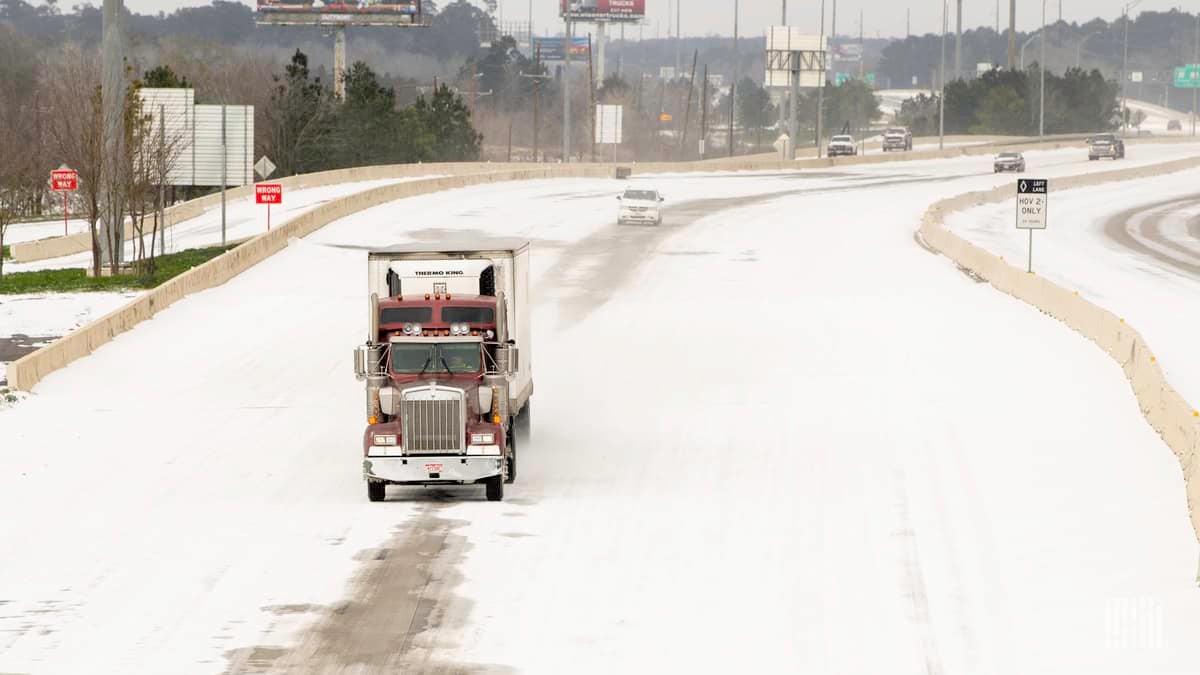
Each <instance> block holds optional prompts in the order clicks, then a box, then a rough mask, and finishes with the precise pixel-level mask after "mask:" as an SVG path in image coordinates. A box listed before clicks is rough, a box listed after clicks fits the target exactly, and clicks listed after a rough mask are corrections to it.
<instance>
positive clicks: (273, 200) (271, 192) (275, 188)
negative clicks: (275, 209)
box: [254, 183, 283, 204]
mask: <svg viewBox="0 0 1200 675" xmlns="http://www.w3.org/2000/svg"><path fill="white" fill-rule="evenodd" d="M254 201H255V203H258V204H282V203H283V185H280V184H279V183H258V184H257V185H255V186H254Z"/></svg>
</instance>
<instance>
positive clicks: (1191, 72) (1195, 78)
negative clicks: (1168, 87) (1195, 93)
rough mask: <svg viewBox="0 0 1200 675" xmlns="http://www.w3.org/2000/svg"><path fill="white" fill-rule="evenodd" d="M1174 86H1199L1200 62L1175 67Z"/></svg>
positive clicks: (1186, 87)
mask: <svg viewBox="0 0 1200 675" xmlns="http://www.w3.org/2000/svg"><path fill="white" fill-rule="evenodd" d="M1175 86H1176V87H1179V88H1180V89H1188V88H1200V64H1196V63H1193V64H1192V65H1190V66H1180V67H1178V68H1176V69H1175Z"/></svg>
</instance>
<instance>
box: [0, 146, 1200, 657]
mask: <svg viewBox="0 0 1200 675" xmlns="http://www.w3.org/2000/svg"><path fill="white" fill-rule="evenodd" d="M1071 152H1075V151H1071ZM1171 152H1172V151H1171V150H1170V149H1161V148H1156V149H1155V150H1153V151H1150V150H1147V154H1146V155H1142V156H1141V157H1142V158H1141V159H1140V160H1137V161H1149V160H1148V159H1147V157H1148V155H1149V154H1157V156H1158V157H1159V158H1160V159H1169V158H1173V157H1174V156H1177V155H1178V154H1179V153H1180V152H1183V151H1182V150H1178V149H1177V150H1174V152H1175V153H1176V155H1172V154H1171ZM1131 154H1132V153H1131ZM1030 159H1031V170H1033V169H1034V168H1037V169H1040V170H1042V171H1044V172H1045V173H1044V174H1043V175H1065V174H1069V173H1078V172H1086V171H1093V170H1099V168H1098V167H1096V163H1094V162H1093V163H1091V164H1089V163H1088V162H1087V161H1086V156H1081V154H1080V153H1076V154H1068V153H1065V152H1062V151H1059V152H1048V153H1045V154H1044V155H1043V154H1038V155H1035V154H1034V153H1030ZM1131 161H1133V160H1131ZM1103 168H1104V169H1107V168H1108V167H1107V166H1106V167H1103ZM1010 180H1013V177H1011V176H1008V177H1003V176H1001V177H997V176H994V175H992V174H991V173H990V163H989V162H988V161H987V158H982V159H981V158H962V159H956V160H949V161H946V162H907V163H897V164H889V165H886V166H882V165H881V166H874V167H861V168H854V169H850V168H848V169H846V170H844V171H843V170H841V168H839V169H837V170H828V171H813V172H799V173H789V174H776V175H749V174H734V175H722V176H675V177H662V176H660V177H646V176H643V177H640V178H639V179H638V181H639V182H647V183H653V184H654V185H655V186H656V187H658V188H659V189H661V190H662V191H663V192H664V193H665V194H666V195H667V198H668V202H667V203H666V206H667V211H666V222H665V223H664V225H663V226H662V227H661V228H652V227H616V226H615V225H613V220H614V218H615V215H616V202H615V200H614V199H613V197H614V195H615V194H616V193H617V192H618V191H619V190H620V189H621V188H622V187H624V183H619V182H615V181H604V180H561V181H535V182H528V183H519V184H505V185H492V186H482V187H476V188H468V189H461V190H453V191H448V192H444V193H439V194H432V195H425V196H421V197H416V198H411V199H406V200H404V201H403V202H402V203H401V204H389V205H385V206H381V207H377V208H374V209H370V210H368V211H365V212H363V213H360V214H356V215H354V216H352V217H349V218H346V219H343V220H341V221H338V222H336V223H333V224H331V225H329V226H327V227H326V228H324V229H323V230H321V231H319V232H318V233H316V234H314V235H313V236H310V237H308V238H307V239H305V240H303V241H300V242H297V243H296V244H295V245H293V246H291V247H289V248H288V249H287V250H285V251H283V252H281V253H279V254H277V255H275V256H273V257H271V258H270V259H268V260H266V261H264V262H263V263H261V264H259V265H257V266H255V267H253V268H251V269H250V270H249V271H247V272H245V273H244V274H242V275H240V276H238V277H237V278H235V279H233V280H231V281H230V282H229V283H227V284H225V285H223V286H221V287H218V288H214V289H211V290H208V291H205V292H202V293H197V294H195V295H193V296H191V297H189V298H186V299H184V300H181V301H179V302H178V303H176V304H175V305H173V306H171V307H169V308H167V309H166V310H164V311H163V312H161V313H160V314H158V315H157V316H156V317H155V318H154V319H153V320H152V321H147V322H145V323H143V324H141V325H139V326H138V327H137V328H135V329H134V330H132V331H130V332H128V333H125V334H122V335H121V336H118V337H117V338H116V339H115V340H114V341H113V342H111V343H109V344H107V345H105V346H103V347H102V348H100V349H99V350H98V351H97V352H96V353H95V354H93V355H92V356H90V357H87V358H84V359H82V360H80V361H78V362H76V363H74V364H72V365H71V366H70V367H68V368H66V369H64V370H62V371H59V372H57V373H55V374H52V375H50V376H49V377H47V378H46V379H45V380H44V381H43V382H42V384H40V385H39V386H38V387H37V389H36V393H35V394H34V395H33V396H32V397H30V399H29V400H26V401H24V402H23V403H21V404H20V405H19V406H17V407H16V408H14V409H12V410H9V411H6V412H4V413H2V414H0V433H2V437H3V438H4V439H5V443H4V444H2V445H0V462H3V464H4V466H5V467H6V472H5V473H4V474H0V509H3V510H4V511H5V512H8V513H20V514H24V515H23V517H19V518H11V519H4V520H0V541H3V542H7V545H8V546H9V547H10V549H9V550H5V551H4V552H3V554H4V555H3V558H2V559H3V560H4V563H3V565H4V569H3V574H0V599H4V600H5V601H6V604H5V605H4V606H3V610H4V611H3V613H2V614H0V670H15V671H27V670H28V671H36V672H43V671H45V672H71V671H84V670H86V671H91V672H122V673H124V672H173V673H186V672H200V673H211V672H220V671H222V670H226V669H228V670H229V671H232V672H247V671H253V670H254V669H255V668H265V667H268V666H270V665H272V664H273V665H275V666H277V667H279V668H281V669H283V668H287V667H292V668H293V669H294V670H298V671H304V670H308V671H314V672H339V671H349V670H355V669H358V670H365V671H371V670H373V671H376V672H422V671H435V670H440V671H459V670H472V669H489V668H491V669H495V670H501V671H504V670H511V671H515V672H527V673H562V672H648V671H663V672H688V671H690V672H751V671H753V672H778V671H803V672H828V673H835V672H836V673H865V672H880V673H882V672H886V673H898V674H906V673H929V672H943V673H1017V672H1019V673H1042V672H1044V673H1056V674H1057V673H1066V672H1079V673H1084V672H1086V673H1089V674H1099V675H1108V674H1112V675H1117V674H1120V675H1125V674H1127V673H1131V672H1137V673H1164V674H1165V673H1174V672H1187V671H1188V670H1190V669H1191V668H1192V666H1193V664H1195V663H1196V662H1198V661H1200V646H1198V645H1197V644H1196V643H1195V641H1194V640H1192V639H1191V638H1192V636H1194V635H1195V634H1196V632H1197V631H1200V597H1197V594H1196V590H1195V588H1194V587H1193V584H1192V579H1191V576H1192V573H1193V572H1194V569H1195V539H1194V536H1193V533H1192V531H1191V528H1190V525H1189V523H1188V520H1187V514H1186V509H1185V506H1184V504H1183V495H1182V484H1181V480H1180V476H1179V469H1178V465H1177V463H1176V462H1175V460H1174V457H1173V456H1171V453H1170V452H1169V451H1168V450H1166V449H1165V448H1164V447H1163V446H1162V444H1161V442H1160V441H1159V439H1158V438H1157V437H1156V436H1155V435H1154V433H1153V432H1152V431H1151V430H1150V429H1149V428H1148V427H1147V425H1146V424H1145V423H1144V422H1143V420H1142V418H1141V416H1140V414H1139V413H1138V410H1137V408H1136V405H1135V404H1134V403H1133V401H1132V397H1131V395H1130V393H1129V390H1128V386H1127V384H1126V382H1125V380H1124V377H1123V375H1122V373H1121V371H1120V369H1119V368H1118V367H1116V366H1115V364H1113V362H1112V361H1111V360H1110V359H1108V357H1107V356H1105V355H1104V354H1103V353H1101V352H1100V351H1099V350H1096V349H1092V348H1090V347H1089V346H1088V345H1087V343H1085V342H1083V341H1082V340H1080V338H1079V337H1078V336H1077V335H1075V334H1074V333H1072V332H1071V331H1069V330H1067V329H1065V328H1064V327H1063V326H1062V325H1061V324H1059V323H1058V322H1055V321H1053V320H1050V319H1047V318H1046V317H1045V316H1043V315H1041V314H1040V313H1038V312H1037V311H1036V310H1034V309H1032V308H1030V307H1029V306H1027V305H1025V304H1023V303H1020V302H1018V301H1016V300H1013V299H1012V298H1009V297H1007V296H1004V295H1001V294H998V293H996V292H995V291H993V290H992V289H991V288H990V287H988V286H986V285H980V284H976V283H974V282H973V281H971V280H970V279H969V278H967V277H966V276H965V275H962V274H960V273H959V272H958V271H957V270H956V269H955V268H954V267H953V266H952V265H950V264H947V263H946V262H945V261H944V260H942V259H939V258H935V257H932V256H930V255H929V254H928V253H926V252H925V251H924V250H922V249H921V248H919V247H918V246H916V245H915V244H914V243H913V240H912V233H913V230H914V229H915V227H916V224H917V223H918V221H919V219H920V217H921V214H922V213H923V212H924V210H925V209H926V208H927V207H928V205H929V204H930V203H932V202H933V201H936V200H937V199H939V198H941V197H945V196H947V195H948V194H956V193H960V192H966V191H969V190H975V189H984V188H987V187H992V186H995V185H999V184H1001V183H1003V182H1007V181H1010ZM400 208H402V209H403V213H404V214H405V217H404V218H403V219H400V218H397V217H396V216H395V214H396V213H397V211H398V210H399V209H400ZM492 235H496V236H521V237H525V238H529V239H530V240H532V242H533V247H534V249H533V250H534V255H533V269H532V277H533V281H534V286H533V288H534V303H535V313H534V321H535V325H534V335H535V344H536V345H537V347H536V352H537V353H536V354H533V353H532V352H530V353H528V358H532V359H533V362H534V363H535V364H536V365H535V366H534V368H535V371H536V382H537V393H536V395H535V397H534V405H533V414H534V417H533V419H534V421H533V425H534V440H533V442H532V443H531V444H529V445H528V446H526V447H525V448H523V449H522V450H521V452H522V455H521V458H522V464H521V467H522V468H521V478H520V480H519V481H518V483H516V484H515V485H513V486H511V487H512V489H511V491H510V493H509V501H507V502H506V503H504V504H491V503H486V502H483V501H481V500H480V499H479V497H480V495H479V490H478V489H477V488H461V489H431V490H398V489H394V490H393V491H392V492H391V496H392V498H393V501H389V502H387V503H384V504H371V503H368V502H366V499H365V495H364V494H363V493H364V491H365V489H364V486H363V483H362V481H361V480H360V477H359V461H360V454H361V451H360V449H359V446H358V444H359V437H360V434H361V429H362V423H363V420H362V388H361V385H360V384H359V383H357V382H355V381H354V379H353V377H352V375H351V370H352V368H351V363H350V358H349V357H350V347H351V346H352V345H353V344H356V343H358V342H359V341H361V339H362V336H363V334H364V331H365V325H366V317H365V316H364V315H363V305H364V303H363V302H362V300H363V293H364V284H363V278H364V267H365V265H364V261H365V249H367V248H371V247H377V246H386V245H392V244H397V243H402V242H404V241H413V240H415V241H439V240H444V239H447V238H450V237H470V238H481V237H486V236H492ZM347 246H349V247H359V250H355V249H354V248H351V249H347V248H343V247H347ZM65 414H66V415H69V417H70V420H71V424H70V425H67V426H66V427H65V428H64V425H62V424H61V420H62V419H63V416H64V415H65ZM48 429H52V430H56V433H48V432H47V430H48ZM181 430H182V431H181ZM81 449H82V450H81ZM98 477H99V478H98ZM389 566H391V567H389ZM389 571H393V572H395V574H386V572H389ZM381 572H383V573H381ZM1128 607H1134V608H1135V610H1136V611H1135V612H1133V613H1130V612H1126V611H1124V610H1125V609H1126V608H1128ZM371 608H378V611H377V612H376V613H375V614H371V613H370V611H371ZM397 608H401V609H403V608H407V609H406V610H404V611H400V610H397V611H388V610H391V609H397ZM1138 612H1140V613H1138ZM364 616H367V617H370V616H378V617H380V620H379V621H375V622H366V623H361V620H362V618H363V617H364ZM1123 621H1124V622H1123ZM356 622H357V623H356ZM1145 627H1151V628H1155V629H1159V632H1145V631H1140V629H1142V628H1145ZM364 629H369V630H364ZM1143 635H1145V636H1146V638H1147V640H1149V641H1151V642H1152V644H1149V645H1148V646H1150V647H1153V648H1154V649H1152V650H1146V649H1135V648H1130V647H1131V646H1132V647H1137V646H1138V645H1137V644H1134V643H1135V642H1136V640H1139V639H1141V636H1143Z"/></svg>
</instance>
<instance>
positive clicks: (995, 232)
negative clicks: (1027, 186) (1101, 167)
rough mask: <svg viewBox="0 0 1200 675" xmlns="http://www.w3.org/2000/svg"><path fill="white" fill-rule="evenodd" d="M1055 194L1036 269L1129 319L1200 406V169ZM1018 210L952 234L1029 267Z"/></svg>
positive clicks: (995, 211)
mask: <svg viewBox="0 0 1200 675" xmlns="http://www.w3.org/2000/svg"><path fill="white" fill-rule="evenodd" d="M1131 147H1132V146H1131ZM1050 190H1051V195H1050V205H1049V211H1048V214H1049V227H1048V228H1047V229H1046V230H1045V231H1039V232H1035V233H1034V237H1033V238H1034V244H1033V267H1034V270H1035V271H1037V273H1038V274H1041V275H1042V276H1044V277H1047V278H1049V279H1051V280H1053V281H1055V282H1057V283H1059V284H1061V285H1063V286H1065V287H1066V288H1070V289H1075V290H1078V291H1079V293H1080V295H1083V296H1084V297H1086V298H1088V299H1089V300H1091V301H1093V302H1095V303H1097V304H1098V305H1100V306H1102V307H1105V308H1107V309H1109V310H1112V311H1113V312H1115V313H1117V315H1118V316H1121V317H1123V318H1125V319H1126V320H1127V321H1129V322H1130V324H1131V325H1133V326H1134V327H1135V328H1137V329H1138V330H1139V331H1141V333H1142V335H1143V336H1144V337H1145V338H1146V339H1147V341H1149V343H1150V346H1151V348H1152V349H1154V353H1155V354H1156V356H1157V357H1158V361H1159V364H1160V365H1161V366H1162V367H1163V369H1164V371H1165V372H1166V374H1167V377H1168V379H1169V380H1170V382H1171V384H1173V385H1174V386H1175V387H1176V388H1177V389H1178V390H1179V392H1180V393H1181V394H1183V396H1184V397H1185V398H1186V399H1187V400H1188V401H1190V402H1191V403H1192V404H1193V405H1197V406H1200V359H1197V358H1196V345H1197V344H1200V312H1197V307H1200V301H1198V298H1200V170H1192V171H1186V172H1180V173H1176V174H1171V175H1168V176H1160V177H1156V178H1148V179H1144V180H1134V181H1124V182H1121V183H1118V184H1111V185H1103V186H1099V187H1093V188H1086V189H1080V190H1068V191H1064V192H1060V193H1054V185H1053V183H1052V184H1051V186H1050ZM1014 209H1015V206H1014V204H1013V202H1011V201H1009V202H1002V203H999V204H991V205H987V206H981V207H978V208H974V209H971V210H968V211H963V212H960V213H957V214H954V215H952V216H951V217H950V218H948V219H947V226H948V227H949V228H950V229H951V230H953V231H954V232H957V233H958V234H960V235H962V236H964V237H966V238H967V239H969V240H971V241H973V242H975V243H977V244H979V245H981V246H984V247H985V248H987V249H988V250H990V251H993V252H995V253H997V254H999V255H1003V256H1005V257H1006V258H1007V259H1009V260H1011V261H1013V262H1014V264H1019V265H1024V261H1025V259H1026V256H1027V252H1028V245H1029V244H1028V236H1027V234H1026V233H1025V232H1023V231H1022V232H1018V231H1017V230H1016V228H1015V226H1014V219H1015V212H1014ZM1126 213H1127V216H1126V217H1120V216H1121V215H1122V214H1126Z"/></svg>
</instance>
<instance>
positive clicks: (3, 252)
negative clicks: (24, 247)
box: [0, 244, 12, 260]
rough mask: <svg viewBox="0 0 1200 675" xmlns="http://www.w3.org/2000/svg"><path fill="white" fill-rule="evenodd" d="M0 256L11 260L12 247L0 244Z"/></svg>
mask: <svg viewBox="0 0 1200 675" xmlns="http://www.w3.org/2000/svg"><path fill="white" fill-rule="evenodd" d="M0 258H3V259H5V260H12V249H10V248H9V247H8V244H5V245H3V246H0Z"/></svg>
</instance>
